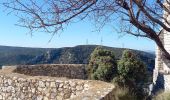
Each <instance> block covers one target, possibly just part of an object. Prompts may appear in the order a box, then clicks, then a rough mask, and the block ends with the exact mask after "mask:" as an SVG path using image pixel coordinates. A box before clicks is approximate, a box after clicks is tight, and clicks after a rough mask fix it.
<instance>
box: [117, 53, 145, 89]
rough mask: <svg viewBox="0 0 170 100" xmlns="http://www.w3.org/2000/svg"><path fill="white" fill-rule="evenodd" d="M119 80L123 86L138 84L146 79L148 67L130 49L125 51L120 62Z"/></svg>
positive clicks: (118, 68)
mask: <svg viewBox="0 0 170 100" xmlns="http://www.w3.org/2000/svg"><path fill="white" fill-rule="evenodd" d="M117 70H118V77H119V80H118V82H119V83H120V84H122V85H123V86H126V85H127V86H130V87H133V86H137V85H139V84H143V83H145V81H146V75H147V69H146V66H145V65H144V63H143V62H142V61H141V60H140V59H139V58H138V57H137V56H136V55H135V54H134V53H132V52H131V51H130V50H125V51H124V52H123V55H122V58H121V60H120V61H119V62H118V67H117Z"/></svg>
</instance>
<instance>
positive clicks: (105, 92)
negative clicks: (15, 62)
mask: <svg viewBox="0 0 170 100" xmlns="http://www.w3.org/2000/svg"><path fill="white" fill-rule="evenodd" d="M114 88H115V87H114V86H113V85H112V84H108V83H105V82H101V81H92V80H78V79H65V78H55V77H47V76H26V75H23V74H17V73H4V72H0V100H65V99H66V100H112V95H111V94H112V92H113V91H114Z"/></svg>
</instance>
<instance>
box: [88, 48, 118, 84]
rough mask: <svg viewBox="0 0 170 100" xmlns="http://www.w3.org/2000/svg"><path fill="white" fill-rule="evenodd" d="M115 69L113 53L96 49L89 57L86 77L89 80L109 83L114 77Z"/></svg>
mask: <svg viewBox="0 0 170 100" xmlns="http://www.w3.org/2000/svg"><path fill="white" fill-rule="evenodd" d="M116 67H117V66H116V60H115V56H114V53H113V51H110V50H107V49H104V48H102V47H97V48H95V50H94V51H93V52H92V54H91V57H90V61H89V65H88V76H89V78H90V79H96V80H102V81H107V82H109V81H111V80H112V79H113V77H114V76H115V75H116Z"/></svg>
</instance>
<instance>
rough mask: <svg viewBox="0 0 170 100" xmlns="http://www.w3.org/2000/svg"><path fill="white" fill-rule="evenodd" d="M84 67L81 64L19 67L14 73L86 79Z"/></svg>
mask: <svg viewBox="0 0 170 100" xmlns="http://www.w3.org/2000/svg"><path fill="white" fill-rule="evenodd" d="M85 67H86V65H83V64H46V65H20V66H16V69H15V70H14V72H16V73H21V74H25V75H31V76H52V77H67V78H71V79H86V78H87V76H86V70H85Z"/></svg>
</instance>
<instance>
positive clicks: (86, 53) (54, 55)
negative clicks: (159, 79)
mask: <svg viewBox="0 0 170 100" xmlns="http://www.w3.org/2000/svg"><path fill="white" fill-rule="evenodd" d="M96 47H97V45H80V46H75V47H64V48H55V49H54V48H25V47H9V46H0V65H17V64H50V63H60V64H61V63H62V64H63V63H64V64H87V63H88V60H89V57H90V54H91V52H92V51H93V50H94V49H95V48H96ZM103 47H104V48H106V49H109V50H113V51H114V53H115V57H116V59H117V60H119V59H120V58H121V55H122V52H123V51H124V50H125V49H124V48H113V47H105V46H103ZM132 51H133V52H135V53H136V54H137V55H138V56H139V57H140V58H141V59H142V60H143V61H144V62H145V63H146V64H147V66H148V69H149V70H152V69H153V67H154V58H155V55H154V54H152V53H148V52H144V51H138V50H132Z"/></svg>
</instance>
